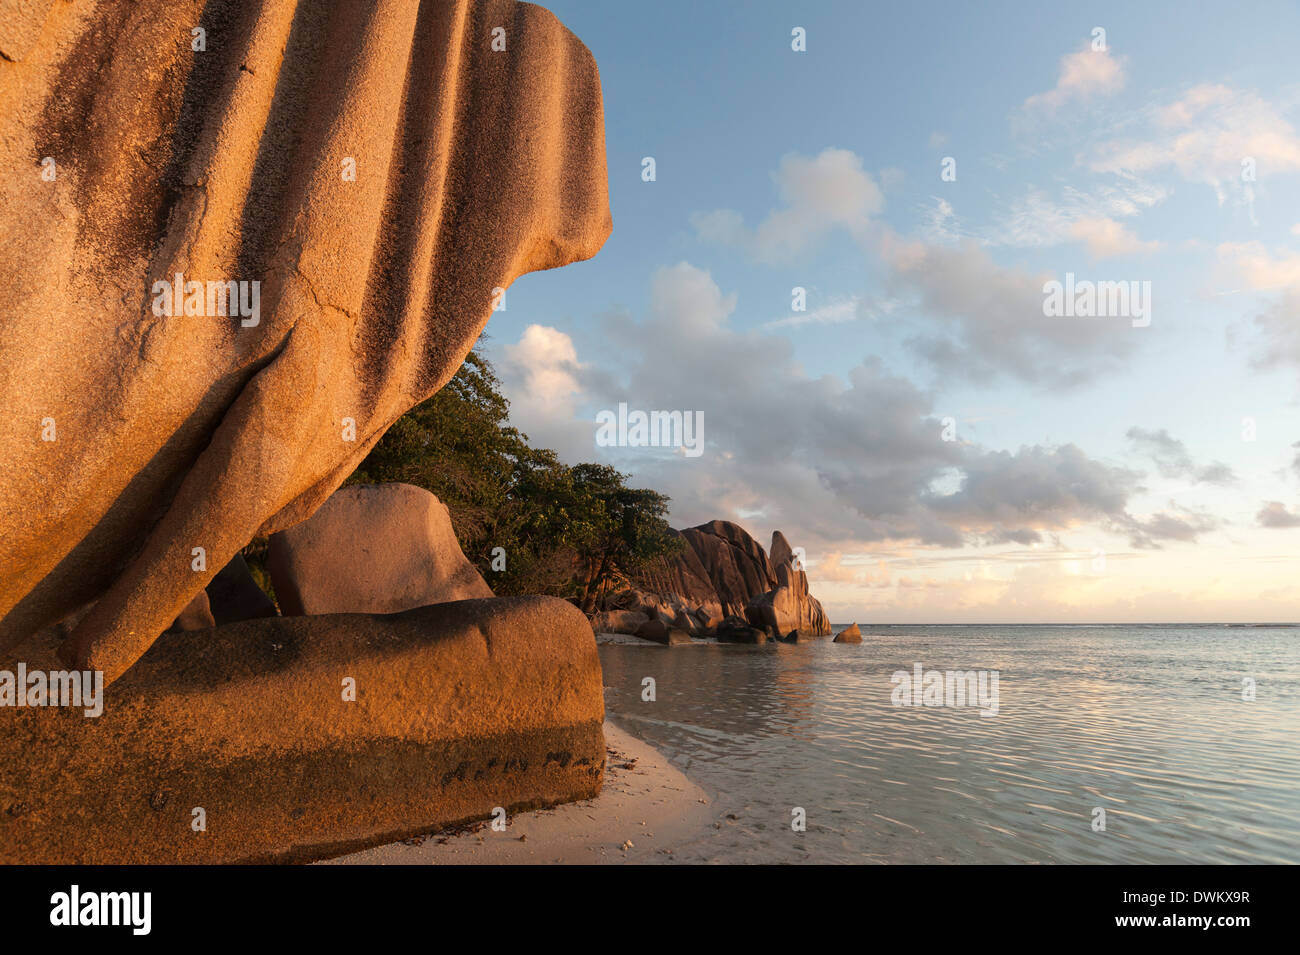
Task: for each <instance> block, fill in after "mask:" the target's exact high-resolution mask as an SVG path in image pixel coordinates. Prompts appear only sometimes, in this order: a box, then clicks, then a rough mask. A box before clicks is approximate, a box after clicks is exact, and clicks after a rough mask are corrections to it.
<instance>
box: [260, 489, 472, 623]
mask: <svg viewBox="0 0 1300 955" xmlns="http://www.w3.org/2000/svg"><path fill="white" fill-rule="evenodd" d="M266 567H267V570H268V571H269V572H270V574H271V583H272V585H273V586H274V587H275V594H276V597H277V598H278V599H279V601H280V609H281V611H282V612H283V613H284V615H285V616H296V615H300V614H324V613H397V612H399V611H402V610H410V609H412V608H413V607H426V606H428V605H429V604H436V603H445V602H447V601H449V600H469V599H473V598H477V597H491V596H492V588H490V587H489V586H488V585H487V583H486V582H485V581H484V580H483V577H482V576H481V575H480V574H479V572H478V571H477V570H476V569H475V567H474V565H473V564H471V563H470V562H469V561H468V560H467V559H466V557H465V555H464V553H462V552H461V549H460V543H459V542H458V541H457V540H456V532H455V531H454V530H453V529H452V526H451V516H450V515H449V514H448V513H447V506H446V505H445V504H443V503H442V502H441V501H439V500H438V498H437V497H435V496H434V495H433V494H431V493H429V492H428V491H426V490H425V489H424V488H420V487H415V486H414V485H411V484H354V485H351V486H349V487H344V488H339V490H337V491H335V492H334V493H333V494H332V495H330V498H329V500H327V501H326V502H325V503H324V504H322V505H321V507H320V510H318V511H317V512H316V513H315V514H313V515H312V516H311V517H310V518H309V519H308V520H306V521H303V522H302V523H301V524H297V525H295V526H293V527H290V528H288V529H287V530H283V531H280V532H279V533H278V534H273V535H271V539H270V541H269V543H268V546H267V561H266Z"/></svg>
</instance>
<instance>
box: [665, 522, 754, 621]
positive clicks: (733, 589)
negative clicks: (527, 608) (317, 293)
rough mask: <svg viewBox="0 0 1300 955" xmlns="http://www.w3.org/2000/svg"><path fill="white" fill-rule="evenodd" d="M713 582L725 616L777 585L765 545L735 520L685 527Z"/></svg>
mask: <svg viewBox="0 0 1300 955" xmlns="http://www.w3.org/2000/svg"><path fill="white" fill-rule="evenodd" d="M682 536H683V537H684V538H685V539H686V541H687V543H689V544H690V546H691V548H692V549H693V550H694V551H695V554H696V556H698V557H699V560H700V563H701V564H702V565H703V566H704V568H705V570H706V571H707V573H708V575H709V580H710V581H711V582H712V584H713V589H714V592H715V593H716V594H717V599H718V603H719V605H720V606H721V611H722V616H724V617H727V616H731V615H733V614H743V613H744V612H745V605H746V604H747V603H748V602H749V600H750V598H751V597H753V596H754V595H755V594H760V593H764V592H765V591H767V590H770V589H771V588H772V587H775V586H776V575H775V574H774V573H773V571H772V565H771V563H769V562H768V559H767V554H765V553H764V552H763V545H761V544H760V543H758V541H756V540H754V538H752V537H750V536H749V534H748V533H747V532H746V531H745V529H744V528H743V527H741V526H740V525H739V524H733V523H732V522H731V521H710V522H709V523H707V524H701V525H699V526H698V527H691V528H688V529H686V530H684V531H682Z"/></svg>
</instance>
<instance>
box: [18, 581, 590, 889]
mask: <svg viewBox="0 0 1300 955" xmlns="http://www.w3.org/2000/svg"><path fill="white" fill-rule="evenodd" d="M56 646H57V643H56V642H55V641H54V640H52V639H49V640H42V641H33V642H32V643H30V644H28V649H29V650H30V651H31V652H30V653H29V654H28V655H27V657H26V664H27V666H28V667H29V668H30V669H33V670H35V669H40V670H45V671H49V670H52V669H57V668H58V666H59V664H58V660H57V659H56V657H55V653H54V649H55V647H56ZM349 680H351V681H354V686H355V702H349V701H347V700H345V698H344V695H345V687H346V681H349ZM603 717H604V703H603V690H602V680H601V670H600V660H599V657H598V656H597V652H596V645H595V642H594V641H593V640H592V638H591V628H590V627H588V625H587V621H586V618H585V617H584V616H583V615H582V613H581V612H580V611H578V610H577V609H576V608H574V607H573V606H572V605H570V604H568V603H566V602H565V601H563V600H558V599H554V598H549V597H507V598H499V599H492V600H467V601H460V602H456V603H448V604H438V605H435V606H432V607H422V608H419V609H417V610H410V611H407V612H406V613H401V614H393V615H389V616H380V615H370V614H346V615H332V616H319V617H279V618H268V619H263V620H249V621H245V622H243V623H235V624H230V625H228V626H224V627H218V628H217V629H215V630H212V631H210V632H208V633H206V634H204V635H203V637H202V638H201V639H196V638H195V636H194V635H193V634H185V633H176V634H167V635H165V636H163V637H162V638H161V639H159V640H158V641H157V643H156V644H155V645H154V646H153V647H152V649H151V650H150V651H149V652H148V653H147V654H145V656H144V657H143V658H142V659H141V660H140V662H139V663H138V664H137V665H136V666H135V667H133V668H132V669H131V670H130V671H129V672H128V673H127V674H126V675H125V676H124V677H123V678H122V679H120V680H119V681H117V682H116V683H115V684H113V685H112V686H111V687H109V688H108V689H107V691H106V701H105V704H104V710H103V714H102V715H101V716H99V717H94V718H87V717H85V716H83V713H82V710H81V709H75V710H74V709H57V708H50V707H24V708H14V707H3V708H0V766H3V767H4V772H3V773H0V863H5V864H13V863H28V864H31V863H38V864H43V863H60V864H67V863H76V864H121V863H150V864H153V863H215V862H296V861H306V860H310V859H317V858H323V857H327V856H331V855H338V854H341V853H344V852H349V851H352V850H356V849H361V848H364V847H367V846H373V845H381V844H384V843H387V842H391V841H394V840H396V839H401V838H405V837H408V836H413V835H416V834H419V833H425V832H430V831H433V830H436V829H439V828H443V827H446V826H450V825H455V824H460V823H465V822H468V821H471V820H475V819H482V818H487V817H488V816H490V815H491V814H492V811H493V809H494V808H495V807H497V806H501V807H503V808H505V809H506V810H507V812H509V813H512V814H513V813H516V812H521V811H524V810H528V809H535V808H539V807H544V806H550V805H554V804H557V803H560V802H566V801H570V800H575V799H587V798H591V797H593V796H595V795H596V794H597V793H598V792H599V790H600V785H601V775H602V771H603V767H604V760H605V743H604V735H603V732H602V728H601V726H602V721H603ZM196 808H201V809H202V810H203V811H204V816H205V820H206V827H207V828H206V831H203V832H198V831H195V830H194V828H192V826H193V825H194V824H195V821H196V819H197V816H196V814H195V812H194V810H195V809H196Z"/></svg>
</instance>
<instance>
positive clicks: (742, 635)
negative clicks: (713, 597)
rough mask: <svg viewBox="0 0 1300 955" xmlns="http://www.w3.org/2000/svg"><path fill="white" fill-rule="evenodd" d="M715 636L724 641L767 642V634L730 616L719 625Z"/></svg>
mask: <svg viewBox="0 0 1300 955" xmlns="http://www.w3.org/2000/svg"><path fill="white" fill-rule="evenodd" d="M714 636H715V637H717V639H719V640H721V641H722V642H723V643H753V644H763V643H767V634H766V633H764V632H763V631H762V630H759V629H758V628H757V627H751V626H750V625H749V624H747V623H744V622H743V621H740V620H738V619H736V618H728V619H726V620H724V621H723V622H722V623H720V624H719V625H718V629H717V630H716V631H715V633H714Z"/></svg>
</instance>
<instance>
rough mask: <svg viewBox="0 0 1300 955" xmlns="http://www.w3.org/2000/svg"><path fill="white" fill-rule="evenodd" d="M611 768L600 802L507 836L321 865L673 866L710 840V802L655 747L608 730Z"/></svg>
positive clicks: (564, 809)
mask: <svg viewBox="0 0 1300 955" xmlns="http://www.w3.org/2000/svg"><path fill="white" fill-rule="evenodd" d="M605 746H606V749H607V751H608V762H607V764H606V769H605V784H604V788H603V789H602V790H601V793H600V795H599V796H598V797H596V798H595V799H589V800H584V801H582V802H575V803H568V804H565V805H562V806H557V807H555V808H554V809H542V810H537V811H534V812H527V813H523V814H522V815H519V816H515V817H512V818H511V819H510V820H509V823H508V825H507V828H506V830H505V831H504V832H494V831H493V830H492V828H491V826H490V825H489V824H488V823H487V822H484V823H481V824H479V825H478V826H476V827H474V828H473V829H470V830H466V831H462V832H457V833H454V834H441V835H431V836H425V837H420V838H418V839H411V840H407V841H404V842H394V843H391V844H389V845H386V846H378V847H376V848H373V849H366V850H363V851H361V852H354V853H350V854H349V855H345V856H339V857H338V858H335V859H330V860H327V861H326V862H322V863H320V864H321V865H330V864H336V865H349V864H351V865H469V864H477V863H496V864H507V865H534V864H536V865H547V864H557V863H558V864H564V865H572V864H579V865H582V864H586V865H591V864H604V863H624V862H638V863H652V862H671V861H672V860H673V855H674V853H675V852H677V851H678V850H679V849H680V848H681V847H682V846H685V845H688V844H691V843H695V842H697V841H699V840H700V839H703V838H707V837H708V836H709V835H710V834H711V833H713V832H714V823H715V821H716V818H715V816H716V813H715V807H714V806H713V799H712V798H710V797H709V795H708V794H707V793H706V792H705V791H704V790H703V789H701V788H700V787H699V786H697V785H696V784H695V783H693V782H691V780H690V779H688V778H687V777H686V776H685V775H684V774H683V773H682V772H681V771H680V770H678V769H676V768H674V767H673V766H671V765H670V764H669V763H668V760H667V759H666V758H665V757H664V756H663V755H662V754H661V753H659V752H658V751H657V750H655V749H654V748H652V747H650V746H647V745H646V744H645V743H643V742H641V741H640V740H638V739H636V738H635V737H634V736H632V735H631V734H629V733H626V732H624V731H623V730H621V729H619V728H618V727H617V726H615V725H614V724H613V723H610V722H608V721H606V723H605Z"/></svg>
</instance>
